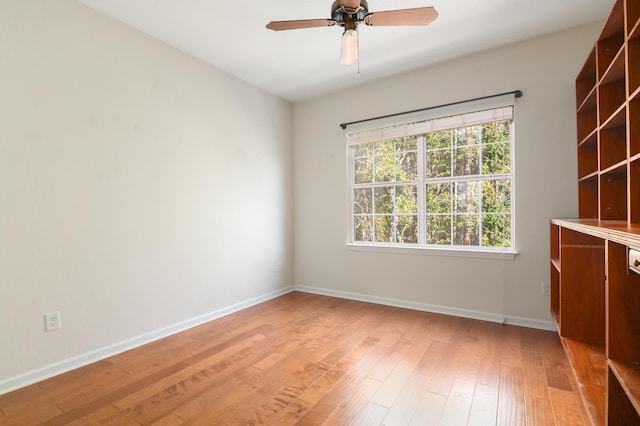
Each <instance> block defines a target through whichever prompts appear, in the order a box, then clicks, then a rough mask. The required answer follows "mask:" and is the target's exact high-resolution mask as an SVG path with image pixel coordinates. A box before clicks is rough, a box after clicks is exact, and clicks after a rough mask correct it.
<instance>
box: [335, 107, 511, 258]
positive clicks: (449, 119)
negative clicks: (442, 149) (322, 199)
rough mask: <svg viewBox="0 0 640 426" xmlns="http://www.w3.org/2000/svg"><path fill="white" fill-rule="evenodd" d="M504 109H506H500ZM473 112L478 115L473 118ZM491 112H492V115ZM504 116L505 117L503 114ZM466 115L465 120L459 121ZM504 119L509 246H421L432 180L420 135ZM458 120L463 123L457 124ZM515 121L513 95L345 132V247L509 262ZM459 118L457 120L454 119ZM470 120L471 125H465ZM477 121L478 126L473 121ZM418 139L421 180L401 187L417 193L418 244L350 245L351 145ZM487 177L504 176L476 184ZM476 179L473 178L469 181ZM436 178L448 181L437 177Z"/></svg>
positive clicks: (391, 119) (377, 123)
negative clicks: (507, 153) (507, 128)
mask: <svg viewBox="0 0 640 426" xmlns="http://www.w3.org/2000/svg"><path fill="white" fill-rule="evenodd" d="M504 107H506V108H507V109H504ZM489 110H491V111H495V113H496V114H498V115H496V116H495V117H494V118H491V119H487V115H486V114H487V113H486V111H489ZM476 113H477V114H476ZM492 113H493V112H492ZM474 114H476V115H475V116H474ZM504 114H506V115H504ZM463 115H465V117H460V116H463ZM501 117H509V119H510V120H511V129H510V133H511V141H510V142H511V143H510V156H511V171H510V173H509V174H508V177H509V178H510V179H511V212H510V214H511V247H484V246H458V245H427V244H426V216H427V212H426V211H425V210H426V208H425V206H426V203H425V198H426V194H425V184H426V183H427V182H428V181H431V179H426V178H425V177H424V164H425V156H426V150H425V143H424V140H425V137H424V136H423V135H425V134H426V133H429V132H432V131H438V130H444V129H451V128H459V127H466V126H469V125H473V124H479V122H488V121H501V120H502V119H504V118H501ZM461 118H464V119H467V121H462V122H461V121H459V120H460V119H461ZM514 118H515V97H514V96H513V95H506V96H501V97H496V98H492V99H488V100H487V99H485V100H482V101H476V102H469V103H465V104H462V105H454V106H449V107H444V108H438V109H432V110H428V111H422V112H418V113H413V114H409V115H403V116H402V117H392V118H387V119H384V120H380V121H377V122H376V126H375V127H370V126H371V125H370V124H368V125H360V126H356V127H355V128H350V129H349V130H350V132H349V133H348V134H347V170H348V172H347V176H348V182H347V193H348V197H347V200H348V201H347V210H348V220H347V224H348V230H347V246H348V248H349V249H351V250H357V251H373V252H391V253H408V254H430V255H442V256H462V257H479V258H489V259H505V260H511V259H514V257H515V255H516V254H517V250H516V234H515V223H516V214H515V210H516V208H515V207H516V204H515V201H516V194H515V175H516V173H515V143H514V141H515V136H514V130H515V129H514ZM456 120H458V121H456ZM468 120H470V121H468ZM478 120H479V122H478ZM409 135H413V136H418V170H419V173H420V174H421V176H419V179H418V180H417V181H408V182H405V181H403V182H402V184H415V185H416V186H417V190H418V194H417V196H418V200H417V201H418V212H417V215H418V243H417V244H410V243H388V242H364V241H354V236H355V235H354V216H355V215H354V210H353V209H354V200H353V193H354V186H353V185H354V184H353V182H354V170H353V164H354V159H353V151H354V149H353V146H355V145H359V144H363V143H368V142H377V141H382V140H387V139H393V138H398V137H403V136H409ZM492 177H497V178H503V177H506V176H505V175H481V180H490V179H491V178H492ZM474 178H475V179H474ZM477 178H478V176H477V175H474V176H473V177H471V178H470V180H476V181H477V180H478V179H477ZM448 179H449V180H451V181H457V182H459V181H461V180H463V179H465V177H455V178H448ZM439 180H447V178H445V179H439Z"/></svg>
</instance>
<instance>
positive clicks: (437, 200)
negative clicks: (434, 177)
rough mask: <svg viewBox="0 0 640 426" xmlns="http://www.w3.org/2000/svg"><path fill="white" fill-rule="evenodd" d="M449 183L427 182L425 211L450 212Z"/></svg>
mask: <svg viewBox="0 0 640 426" xmlns="http://www.w3.org/2000/svg"><path fill="white" fill-rule="evenodd" d="M451 185H452V184H451V183H429V184H427V194H426V195H427V213H451Z"/></svg>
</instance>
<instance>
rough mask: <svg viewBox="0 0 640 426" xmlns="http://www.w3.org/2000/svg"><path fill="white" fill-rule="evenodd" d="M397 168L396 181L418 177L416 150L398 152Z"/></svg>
mask: <svg viewBox="0 0 640 426" xmlns="http://www.w3.org/2000/svg"><path fill="white" fill-rule="evenodd" d="M397 168H398V169H397V175H398V176H397V180H398V181H403V180H416V179H418V152H417V151H410V152H398V154H397Z"/></svg>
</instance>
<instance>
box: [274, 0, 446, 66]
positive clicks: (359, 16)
mask: <svg viewBox="0 0 640 426" xmlns="http://www.w3.org/2000/svg"><path fill="white" fill-rule="evenodd" d="M437 17H438V12H437V11H436V10H435V9H434V8H433V7H418V8H414V9H400V10H387V11H384V12H375V13H373V12H369V7H368V5H367V2H366V1H365V0H335V1H334V2H333V4H332V5H331V18H328V19H301V20H295V21H272V22H269V23H268V24H267V28H268V29H270V30H274V31H282V30H297V29H301V28H315V27H332V26H334V25H338V26H340V27H343V28H344V32H343V33H342V53H341V58H340V62H341V63H343V64H351V63H353V62H355V61H356V60H357V59H358V24H361V23H363V22H364V24H365V25H368V26H372V27H383V26H426V25H429V24H430V23H431V22H433V21H434V20H435V19H436V18H437Z"/></svg>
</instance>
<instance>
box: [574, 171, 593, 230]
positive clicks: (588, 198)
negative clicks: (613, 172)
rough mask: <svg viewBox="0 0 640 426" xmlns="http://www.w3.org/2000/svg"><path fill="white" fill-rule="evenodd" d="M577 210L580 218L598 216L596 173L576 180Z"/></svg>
mask: <svg viewBox="0 0 640 426" xmlns="http://www.w3.org/2000/svg"><path fill="white" fill-rule="evenodd" d="M578 200H579V202H580V203H579V212H580V217H581V218H588V219H597V218H598V175H597V174H595V175H593V176H591V177H590V178H589V179H583V180H580V181H579V182H578Z"/></svg>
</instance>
